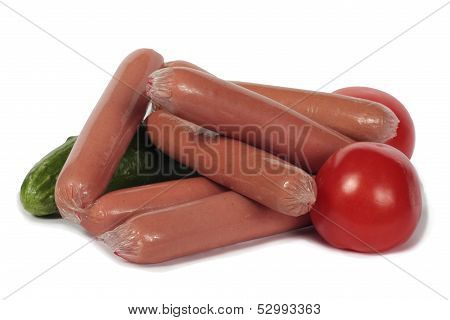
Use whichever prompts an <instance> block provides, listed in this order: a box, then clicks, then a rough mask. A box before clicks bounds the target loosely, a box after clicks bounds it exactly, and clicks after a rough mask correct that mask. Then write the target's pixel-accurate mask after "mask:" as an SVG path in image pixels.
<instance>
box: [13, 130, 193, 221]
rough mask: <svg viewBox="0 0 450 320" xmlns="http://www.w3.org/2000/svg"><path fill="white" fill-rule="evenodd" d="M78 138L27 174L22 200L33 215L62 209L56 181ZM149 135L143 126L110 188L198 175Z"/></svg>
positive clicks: (54, 152)
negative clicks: (150, 140)
mask: <svg viewBox="0 0 450 320" xmlns="http://www.w3.org/2000/svg"><path fill="white" fill-rule="evenodd" d="M76 139H77V137H69V138H68V139H67V140H66V142H64V144H62V145H61V146H59V147H57V148H56V149H54V150H53V151H51V152H50V153H49V154H47V155H46V156H45V157H44V158H42V159H41V160H40V161H39V162H38V163H36V164H35V165H34V166H33V168H32V169H31V170H30V172H29V173H28V174H27V175H26V177H25V179H24V181H23V183H22V186H21V188H20V201H21V202H22V205H23V207H24V208H25V210H27V211H28V212H30V213H31V214H32V215H34V216H47V215H51V214H54V213H56V212H57V211H58V210H57V208H56V204H55V196H54V193H55V184H56V180H57V178H58V175H59V173H60V171H61V169H62V167H63V166H64V163H65V162H66V159H67V157H68V156H69V153H70V151H71V150H72V147H73V145H74V144H75V141H76ZM146 139H148V138H147V136H146V134H145V130H144V129H142V128H140V129H139V131H138V133H137V134H136V135H135V137H134V138H133V140H132V141H131V143H130V146H129V147H128V149H127V151H126V153H125V155H124V156H123V158H122V160H121V162H120V164H119V166H118V168H117V170H116V172H115V174H114V176H113V178H112V179H111V181H110V183H109V185H108V188H107V190H106V191H107V192H109V191H113V190H118V189H123V188H129V187H133V186H139V185H145V184H150V183H155V182H161V181H168V180H174V179H179V178H182V177H185V176H187V175H195V173H194V172H193V171H192V170H191V169H189V168H187V167H184V166H182V165H181V164H180V163H178V162H177V161H175V160H173V159H170V158H168V157H167V156H166V155H164V154H163V153H162V152H161V151H159V150H157V149H156V148H154V147H153V146H151V144H150V143H148V141H146ZM162 169H164V170H162Z"/></svg>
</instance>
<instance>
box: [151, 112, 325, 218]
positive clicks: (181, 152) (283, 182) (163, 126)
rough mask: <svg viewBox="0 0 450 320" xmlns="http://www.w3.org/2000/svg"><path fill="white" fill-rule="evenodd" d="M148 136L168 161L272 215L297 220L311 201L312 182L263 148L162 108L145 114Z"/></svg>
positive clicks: (309, 207) (294, 167) (297, 169)
mask: <svg viewBox="0 0 450 320" xmlns="http://www.w3.org/2000/svg"><path fill="white" fill-rule="evenodd" d="M147 132H148V134H149V136H150V139H151V141H152V142H153V144H154V145H155V146H156V147H157V148H159V149H161V150H162V151H163V152H164V153H166V154H167V155H169V156H170V157H172V158H174V159H175V160H178V161H179V162H181V163H183V164H184V165H186V166H188V167H191V168H193V169H195V170H196V171H197V172H199V173H200V174H201V175H203V176H205V177H207V178H209V179H211V180H213V181H215V182H217V183H219V184H221V185H224V186H226V187H228V188H230V189H231V190H233V191H236V192H238V193H240V194H242V195H245V196H247V197H249V198H250V199H253V200H255V201H257V202H259V203H261V204H263V205H265V206H267V207H269V208H271V209H273V210H275V211H278V212H281V213H284V214H287V215H291V216H299V215H301V214H305V213H307V212H308V211H309V210H310V209H311V206H312V205H313V204H314V202H315V199H316V185H315V182H314V179H313V178H312V177H311V176H310V175H308V174H307V173H306V172H304V171H303V170H302V169H300V168H298V167H296V166H294V165H291V164H289V163H288V162H286V161H284V160H282V159H279V158H277V157H276V156H274V155H272V154H270V153H267V152H265V151H263V150H260V149H257V148H255V147H252V146H250V145H248V144H245V143H243V142H241V141H238V140H234V139H229V138H227V137H223V136H220V135H219V134H217V133H216V132H212V131H209V130H207V129H205V128H202V127H200V126H197V125H195V124H193V123H191V122H189V121H186V120H183V119H181V118H178V117H177V116H174V115H173V114H170V113H168V112H166V111H164V110H158V111H155V112H153V113H151V114H150V115H149V116H148V118H147Z"/></svg>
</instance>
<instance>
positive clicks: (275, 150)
mask: <svg viewBox="0 0 450 320" xmlns="http://www.w3.org/2000/svg"><path fill="white" fill-rule="evenodd" d="M147 94H148V95H149V96H150V97H151V99H152V101H153V102H155V103H156V104H158V106H160V107H161V108H163V109H165V110H166V111H169V112H171V113H173V114H175V115H177V116H179V117H181V118H183V119H186V120H188V121H192V122H193V123H196V124H198V125H200V126H203V127H207V128H208V129H211V130H214V131H216V132H219V133H221V134H224V135H226V136H228V137H231V138H233V139H237V140H241V141H243V142H246V143H248V144H250V145H253V146H255V147H257V148H260V149H263V150H266V151H267V152H269V153H272V154H274V155H276V156H278V157H281V158H283V159H286V160H288V161H289V162H291V163H293V164H295V165H297V166H299V167H302V168H303V169H305V170H306V171H308V172H309V173H315V172H317V171H318V170H319V168H320V167H321V166H322V164H323V163H324V162H325V161H326V160H327V159H328V158H329V157H330V156H331V155H332V154H333V153H334V152H336V151H337V150H339V149H340V148H341V147H343V146H346V145H348V144H350V143H351V142H353V140H351V139H350V138H348V137H346V136H344V135H342V134H340V133H339V132H337V131H334V130H332V129H329V128H327V127H324V126H322V125H320V124H318V123H316V122H314V121H312V120H311V119H309V118H307V117H305V116H303V115H302V114H300V113H298V112H295V111H293V110H291V109H289V108H288V107H286V106H284V105H282V104H280V103H278V102H276V101H274V100H271V99H269V98H267V97H264V96H262V95H260V94H257V93H255V92H253V91H250V90H248V89H245V88H243V87H240V86H238V85H236V84H233V83H231V82H229V81H224V80H221V79H219V78H217V77H214V76H212V75H210V74H207V73H204V72H201V71H198V70H194V69H190V68H171V67H169V68H163V69H160V70H158V71H156V72H154V73H153V74H151V75H150V77H149V82H148V86H147Z"/></svg>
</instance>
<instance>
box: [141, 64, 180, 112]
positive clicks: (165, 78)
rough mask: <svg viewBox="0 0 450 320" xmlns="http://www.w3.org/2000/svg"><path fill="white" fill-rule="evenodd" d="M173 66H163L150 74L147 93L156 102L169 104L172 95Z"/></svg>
mask: <svg viewBox="0 0 450 320" xmlns="http://www.w3.org/2000/svg"><path fill="white" fill-rule="evenodd" d="M172 75H173V68H171V67H169V68H162V69H159V70H156V71H155V72H153V73H152V74H150V75H149V77H148V81H147V86H146V93H147V96H148V97H150V99H151V100H152V102H153V103H155V104H158V105H160V104H167V103H168V102H169V100H170V98H171V97H172V89H171V87H172V85H173V76H172Z"/></svg>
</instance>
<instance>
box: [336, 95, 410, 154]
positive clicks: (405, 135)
mask: <svg viewBox="0 0 450 320" xmlns="http://www.w3.org/2000/svg"><path fill="white" fill-rule="evenodd" d="M333 93H337V94H342V95H344V96H350V97H355V98H361V99H366V100H370V101H374V102H378V103H381V104H384V105H385V106H386V107H388V108H389V109H391V110H392V111H393V112H394V113H395V115H396V116H397V118H398V119H399V120H400V123H399V124H398V129H397V135H396V136H395V137H394V138H392V139H389V140H387V141H386V142H384V143H385V144H388V145H391V146H393V147H394V148H397V149H398V150H400V151H401V152H403V153H404V154H405V155H406V156H407V157H408V158H410V159H411V156H412V154H413V151H414V142H415V131H414V123H413V121H412V119H411V116H410V115H409V112H408V110H406V108H405V106H404V105H403V104H402V103H401V102H400V101H398V100H397V99H395V98H394V97H393V96H391V95H390V94H389V93H386V92H383V91H380V90H377V89H372V88H367V87H348V88H343V89H339V90H336V91H334V92H333Z"/></svg>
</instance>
